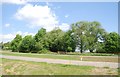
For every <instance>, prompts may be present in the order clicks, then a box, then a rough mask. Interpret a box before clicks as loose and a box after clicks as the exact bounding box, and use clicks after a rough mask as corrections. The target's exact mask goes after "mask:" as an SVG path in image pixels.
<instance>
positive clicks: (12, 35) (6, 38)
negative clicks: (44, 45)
mask: <svg viewBox="0 0 120 77" xmlns="http://www.w3.org/2000/svg"><path fill="white" fill-rule="evenodd" d="M16 34H20V35H22V37H24V36H26V35H32V36H34V35H35V33H29V32H21V31H17V32H14V33H10V34H4V35H3V34H0V42H2V41H3V42H8V41H11V40H12V39H14V38H15V36H16Z"/></svg>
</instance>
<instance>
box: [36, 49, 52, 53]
mask: <svg viewBox="0 0 120 77" xmlns="http://www.w3.org/2000/svg"><path fill="white" fill-rule="evenodd" d="M38 53H40V54H41V53H50V51H49V50H47V49H42V50H40V51H38Z"/></svg>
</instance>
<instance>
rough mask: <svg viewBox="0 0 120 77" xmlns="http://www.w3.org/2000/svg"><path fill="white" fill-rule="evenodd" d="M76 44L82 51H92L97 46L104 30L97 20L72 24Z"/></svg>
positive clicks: (102, 37) (102, 39)
mask: <svg viewBox="0 0 120 77" xmlns="http://www.w3.org/2000/svg"><path fill="white" fill-rule="evenodd" d="M72 30H73V31H74V35H75V38H76V40H77V46H79V48H80V52H81V53H82V52H83V51H85V50H89V51H90V52H93V50H95V49H96V48H97V47H98V45H99V44H98V43H99V40H100V41H104V36H105V33H106V32H105V30H104V29H103V28H101V25H100V23H99V22H97V21H93V22H88V21H80V22H76V23H74V24H72Z"/></svg>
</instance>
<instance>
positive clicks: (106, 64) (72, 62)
mask: <svg viewBox="0 0 120 77" xmlns="http://www.w3.org/2000/svg"><path fill="white" fill-rule="evenodd" d="M0 58H6V59H14V60H24V61H34V62H47V63H57V64H70V65H80V66H95V67H109V68H118V63H112V62H90V61H75V60H61V59H48V58H32V57H21V56H5V55H0ZM119 64H120V63H119Z"/></svg>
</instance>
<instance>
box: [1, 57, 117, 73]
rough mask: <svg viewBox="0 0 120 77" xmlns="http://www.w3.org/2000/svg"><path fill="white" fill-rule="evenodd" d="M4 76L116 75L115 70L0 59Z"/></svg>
mask: <svg viewBox="0 0 120 77" xmlns="http://www.w3.org/2000/svg"><path fill="white" fill-rule="evenodd" d="M0 60H2V63H0V65H1V66H2V67H3V68H4V69H3V71H2V74H4V75H100V74H101V75H109V74H110V75H117V69H110V68H97V67H92V66H75V65H63V64H49V63H40V62H29V61H20V60H9V59H0Z"/></svg>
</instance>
